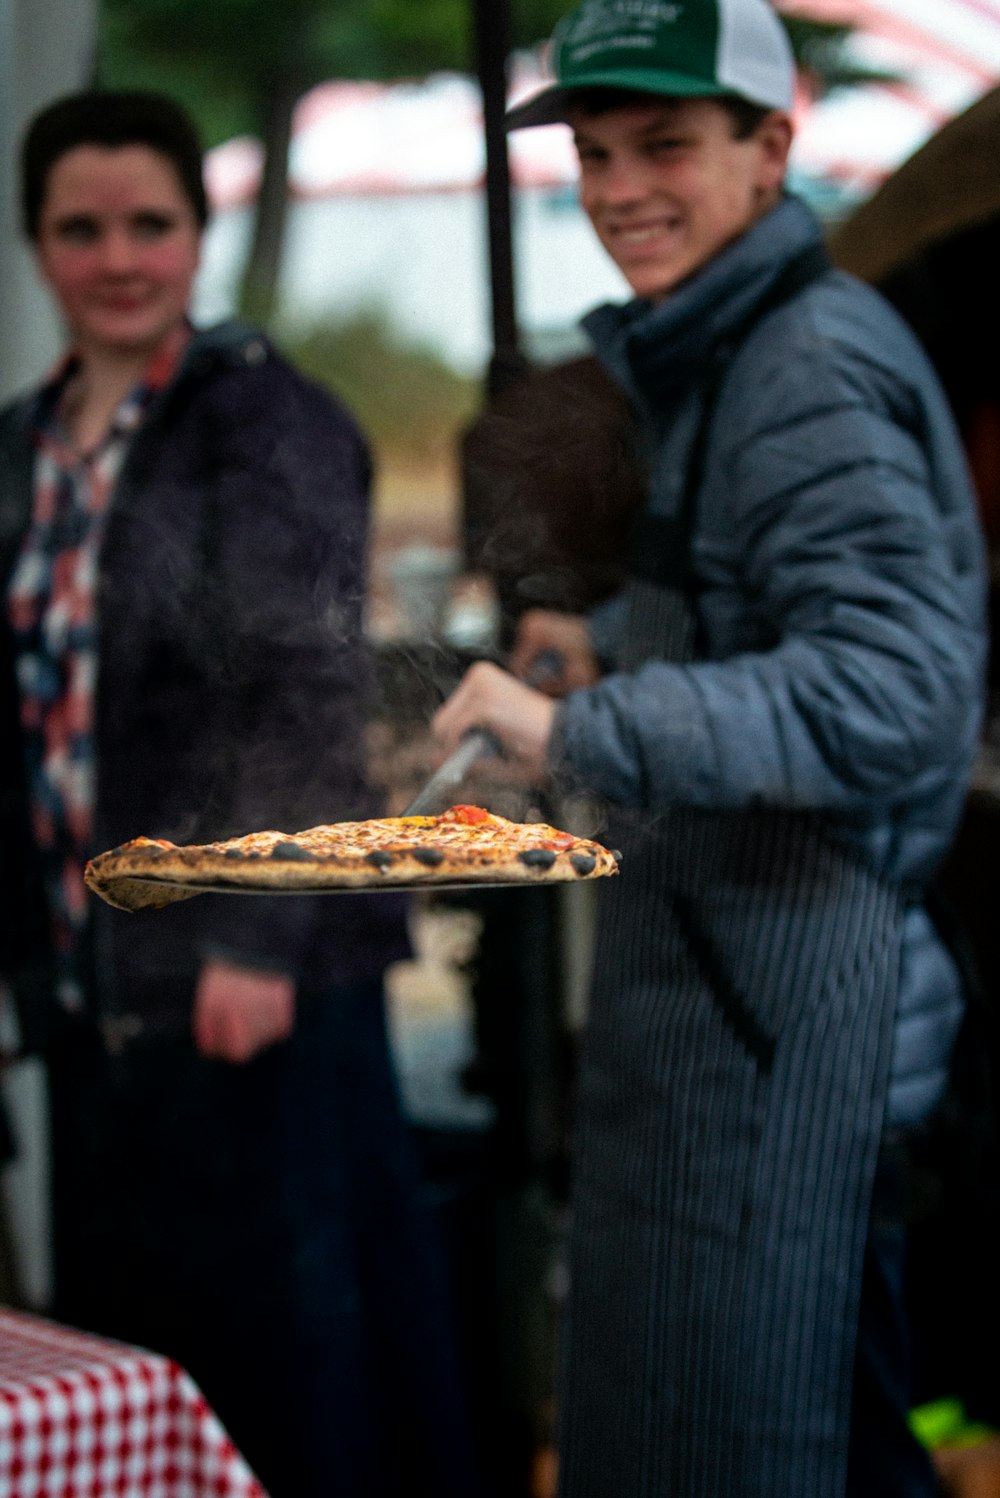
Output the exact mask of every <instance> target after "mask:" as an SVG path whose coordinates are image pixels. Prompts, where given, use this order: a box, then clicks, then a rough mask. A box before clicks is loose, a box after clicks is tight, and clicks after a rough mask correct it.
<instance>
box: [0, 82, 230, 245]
mask: <svg viewBox="0 0 1000 1498" xmlns="http://www.w3.org/2000/svg"><path fill="white" fill-rule="evenodd" d="M76 146H109V147H117V146H148V147H149V149H150V150H151V151H158V152H159V153H160V155H161V156H165V157H166V158H167V160H168V161H169V162H170V164H171V165H172V166H173V168H174V170H175V171H176V173H177V176H178V178H179V180H180V184H181V187H182V189H183V191H184V196H185V197H186V198H187V200H188V202H189V203H190V204H191V207H192V208H193V209H194V214H195V218H196V219H197V221H198V223H199V225H200V226H201V227H202V228H204V227H205V224H206V223H207V221H208V199H207V197H206V196H205V183H204V180H203V178H202V169H201V157H202V151H201V141H200V140H199V138H198V131H197V129H196V128H195V125H194V122H193V120H192V119H191V118H190V116H189V115H188V114H187V113H186V111H185V110H183V109H182V108H181V106H180V105H179V104H176V103H175V102H174V100H173V99H168V98H167V96H166V95H165V94H153V93H139V92H130V93H125V92H118V93H116V92H111V91H108V92H103V91H98V90H95V91H93V92H88V93H82V94H68V95H67V96H66V97H65V98H63V99H57V100H56V102H55V103H54V104H50V105H49V106H48V107H47V108H46V109H43V110H42V111H41V113H40V114H37V115H36V116H35V118H34V120H32V122H31V124H30V126H29V127H28V132H27V134H26V135H25V137H24V143H23V145H22V147H21V206H22V212H23V215H24V228H25V231H26V232H27V235H28V237H29V239H37V238H38V224H39V219H40V217H41V212H42V203H43V202H44V200H45V190H46V187H47V186H48V180H49V173H50V171H51V170H52V168H53V166H55V164H56V162H57V161H58V160H59V158H60V157H61V156H65V154H66V152H67V151H72V150H73V149H74V148H75V147H76Z"/></svg>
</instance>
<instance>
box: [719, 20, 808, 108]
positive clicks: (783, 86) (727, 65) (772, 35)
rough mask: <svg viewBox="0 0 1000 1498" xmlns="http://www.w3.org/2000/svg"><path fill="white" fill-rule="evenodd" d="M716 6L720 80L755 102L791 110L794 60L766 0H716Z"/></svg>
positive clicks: (782, 31) (725, 86)
mask: <svg viewBox="0 0 1000 1498" xmlns="http://www.w3.org/2000/svg"><path fill="white" fill-rule="evenodd" d="M718 5H719V56H718V63H717V71H716V77H717V78H718V80H719V82H720V83H721V84H722V86H723V87H724V88H728V89H732V91H733V93H734V94H740V95H741V96H742V97H743V98H744V99H750V100H752V102H753V103H755V104H769V105H770V106H771V108H772V109H791V107H792V101H793V97H794V92H795V59H794V57H793V55H792V48H791V45H790V43H789V40H788V35H787V33H786V31H785V28H784V26H783V25H782V24H781V22H780V20H779V19H778V17H777V15H776V13H775V11H774V10H773V9H772V8H771V6H770V5H769V4H768V0H718Z"/></svg>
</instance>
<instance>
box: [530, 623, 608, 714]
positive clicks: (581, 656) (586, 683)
mask: <svg viewBox="0 0 1000 1498" xmlns="http://www.w3.org/2000/svg"><path fill="white" fill-rule="evenodd" d="M540 657H546V658H551V659H552V660H553V661H554V662H555V663H556V664H555V668H554V669H553V670H552V671H551V672H548V673H547V674H546V675H545V676H544V677H542V676H540V675H539V674H538V672H537V663H538V661H539V658H540ZM510 669H511V671H512V672H513V674H514V675H515V676H519V677H521V678H522V679H526V678H529V677H531V676H536V677H537V680H538V685H539V687H540V688H541V689H542V690H543V691H545V692H546V693H547V694H548V695H549V696H550V697H565V696H566V693H567V692H572V691H574V690H575V689H576V688H577V687H592V686H593V685H594V683H595V681H597V680H598V679H599V677H600V674H601V672H600V667H599V666H598V664H597V658H596V656H595V655H594V650H593V646H592V645H591V643H590V629H589V627H588V624H587V621H586V619H584V618H582V617H581V616H580V615H579V614H559V613H556V612H555V611H554V610H553V609H529V610H528V612H527V613H526V614H525V615H524V616H523V618H522V619H521V621H520V623H519V624H518V628H517V638H516V639H515V641H514V648H513V650H512V651H511V656H510Z"/></svg>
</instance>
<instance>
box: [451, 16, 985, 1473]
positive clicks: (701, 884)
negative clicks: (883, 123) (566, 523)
mask: <svg viewBox="0 0 1000 1498" xmlns="http://www.w3.org/2000/svg"><path fill="white" fill-rule="evenodd" d="M554 58H555V68H556V74H557V83H556V84H555V85H554V86H553V87H552V88H550V89H548V90H546V91H545V92H544V93H543V94H542V95H540V96H538V97H537V98H536V99H534V100H532V101H529V103H528V104H526V105H525V106H523V107H522V108H520V109H518V110H515V111H514V112H513V114H512V116H511V119H510V124H511V127H512V128H516V127H520V126H528V125H534V124H542V123H545V122H548V121H552V120H565V121H567V122H568V123H569V124H570V125H571V127H572V129H573V132H574V138H575V141H576V145H577V150H578V153H579V158H580V175H581V198H582V202H583V206H584V208H585V210H586V212H587V213H588V215H589V217H590V219H591V222H592V223H593V225H594V229H595V231H596V233H597V235H598V237H599V239H600V241H601V243H602V244H603V245H604V247H605V249H606V250H607V251H608V253H609V254H610V256H611V257H612V259H613V260H614V261H615V263H616V264H617V265H618V266H619V267H620V268H621V270H622V271H623V272H624V274H625V276H626V278H627V280H628V281H629V283H630V285H631V287H632V289H633V290H634V291H635V293H636V300H634V301H633V302H631V303H629V304H628V305H626V306H623V307H603V308H601V309H599V310H598V311H597V312H595V313H593V314H592V315H591V317H590V318H589V319H588V320H587V324H586V326H587V328H588V331H589V333H590V335H591V337H592V339H593V342H594V344H595V346H596V348H597V351H598V353H599V354H600V356H601V357H602V358H603V360H604V361H605V363H606V364H607V366H608V368H609V369H610V371H611V372H612V374H613V375H614V376H615V377H616V378H617V379H618V381H619V382H620V383H621V385H622V386H623V387H624V389H625V390H626V392H627V393H628V394H629V396H630V397H631V399H632V401H633V403H634V406H635V409H636V412H637V415H638V416H639V418H640V419H641V420H642V422H643V423H644V424H645V427H646V430H647V435H648V453H649V500H648V504H647V508H646V512H645V513H644V515H643V516H642V518H641V520H640V522H639V524H638V525H637V528H636V533H635V537H634V545H633V549H632V558H631V579H630V582H629V583H628V585H627V586H626V588H625V590H624V592H623V593H622V595H621V596H619V597H616V598H614V599H613V600H611V601H610V602H609V603H607V604H604V605H602V606H601V607H600V608H599V609H598V610H597V611H596V612H595V613H594V614H593V615H592V616H591V617H590V618H588V619H586V620H582V619H575V618H569V617H566V616H558V615H552V614H544V613H533V614H529V615H528V616H527V617H526V618H525V619H524V621H523V623H522V627H521V632H520V637H519V640H518V644H517V647H516V649H515V652H514V657H513V661H512V673H511V674H507V673H504V672H502V671H500V670H499V669H497V668H495V667H493V666H491V665H487V664H482V665H479V666H477V667H475V668H473V670H472V671H470V672H469V674H468V675H467V677H466V678H465V680H464V681H463V682H462V684H461V685H460V686H459V688H458V689H457V691H456V693H455V694H454V696H453V697H452V698H451V699H450V700H449V701H448V702H447V703H446V704H445V705H444V707H443V708H442V709H441V712H440V714H439V716H438V718H437V720H436V728H437V732H438V736H439V740H440V744H441V748H442V749H443V750H448V749H449V748H451V747H452V746H453V745H454V744H455V743H456V742H457V740H458V739H459V737H460V736H461V734H462V733H463V732H464V731H465V730H466V729H467V728H468V727H470V726H471V725H473V724H483V725H486V726H488V727H490V728H491V729H493V731H494V732H495V733H496V734H497V735H498V736H499V738H500V739H501V741H502V742H503V744H504V747H505V750H506V753H507V756H508V758H509V760H510V761H511V763H512V764H513V765H514V766H515V767H516V769H517V771H518V773H521V774H523V773H524V772H525V771H528V772H530V773H533V774H534V775H536V776H538V777H539V778H542V777H545V776H547V777H550V778H552V779H553V780H555V781H556V782H557V783H558V782H562V783H563V784H566V783H569V784H577V785H584V786H586V787H587V788H589V789H590V790H591V791H592V792H596V793H598V794H599V795H601V796H603V797H604V798H605V799H606V801H607V802H608V804H609V818H610V826H609V829H608V833H607V836H606V841H608V842H609V843H614V844H615V845H617V846H620V847H621V848H622V850H623V853H624V859H623V863H622V876H621V878H620V879H618V880H615V881H614V885H613V887H611V888H609V890H608V891H607V892H606V893H605V896H604V904H603V907H602V912H601V919H600V926H599V933H598V947H597V954H596V959H595V971H594V982H593V994H592V1002H591V1011H590V1018H589V1025H588V1033H587V1036H586V1041H585V1045H584V1051H583V1056H582V1060H581V1071H580V1077H579V1087H578V1124H577V1136H576V1156H575V1195H574V1215H573V1239H572V1245H571V1290H570V1301H569V1309H568V1315H567V1318H566V1325H565V1345H564V1356H563V1363H562V1370H563V1371H562V1388H561V1392H560V1405H561V1422H562V1426H561V1473H562V1475H561V1482H562V1491H563V1493H564V1494H565V1498H622V1495H625V1494H627V1495H628V1498H695V1495H697V1498H750V1495H753V1498H843V1494H844V1493H845V1491H846V1492H848V1493H849V1494H850V1495H852V1498H860V1495H871V1498H875V1495H878V1498H896V1495H898V1498H903V1495H905V1498H923V1495H929V1494H931V1493H933V1492H935V1491H936V1485H935V1480H934V1476H933V1472H932V1470H931V1468H930V1465H929V1463H928V1462H927V1459H926V1457H925V1456H924V1454H923V1452H922V1451H921V1450H920V1448H919V1447H918V1446H917V1445H916V1443H915V1441H914V1440H913V1439H912V1437H911V1436H910V1434H909V1430H908V1427H907V1422H906V1412H907V1402H908V1393H907V1362H906V1335H905V1319H904V1317H903V1312H902V1305H901V1279H902V1254H903V1249H904V1246H905V1222H904V1219H903V1213H902V1209H901V1204H900V1197H901V1194H902V1191H901V1187H902V1182H901V1178H900V1169H899V1161H900V1158H901V1155H905V1143H906V1139H907V1137H908V1135H909V1133H910V1131H912V1130H914V1129H916V1128H919V1127H921V1126H922V1125H924V1124H925V1123H926V1122H927V1120H928V1119H929V1117H930V1116H931V1115H932V1113H933V1112H934V1110H935V1108H936V1107H937V1105H938V1103H939V1102H940V1099H941V1097H942V1094H943V1091H944V1088H945V1083H946V1077H947V1070H948V1064H949V1057H950V1052H951V1048H952V1045H953V1041H954V1037H955V1033H956V1030H957V1026H958V1023H959V1020H960V1017H961V1013H962V1008H963V1003H962V995H961V986H960V980H959V977H958V974H957V971H956V968H955V965H954V963H953V961H952V959H951V957H950V955H949V953H948V952H947V950H946V948H945V947H944V945H943V943H942V942H941V940H940V939H939V937H938V935H937V933H936V931H935V928H934V926H933V924H932V922H931V920H930V918H929V916H928V914H927V911H926V909H925V906H924V903H923V893H924V891H925V889H926V885H927V882H928V880H929V878H930V876H931V874H932V873H933V871H934V868H935V866H936V864H937V863H938V861H939V859H940V858H941V855H942V853H943V852H944V850H945V849H946V848H947V846H948V843H949V840H950V838H951V836H952V833H953V829H954V827H955V823H956V819H957V817H958V814H959V811H960V808H961V805H962V800H963V796H964V791H965V785H966V781H967V777H968V774H969V768H970V764H971V761H972V758H973V752H974V746H975V743H976V737H977V731H978V725H979V718H980V700H981V694H982V678H983V662H984V641H985V631H984V571H983V558H982V547H981V543H980V536H979V529H978V525H977V520H976V516H975V513H974V506H973V499H972V495H971V493H970V489H969V484H968V481H967V477H966V472H965V467H964V463H963V459H962V454H961V452H960V449H959V444H958V441H957V439H956V435H955V432H954V429H953V426H952V423H951V420H950V418H949V415H948V412H947V410H946V408H945V403H944V400H943V398H942V395H941V392H940V390H939V388H938V385H937V383H936V380H935V378H934V376H933V374H932V372H931V370H930V368H929V366H928V364H927V361H926V360H925V359H924V357H923V356H922V354H921V352H920V350H919V348H918V347H917V346H916V345H915V343H914V341H913V339H912V338H911V337H910V336H909V334H908V333H907V331H906V329H905V328H904V327H903V326H902V325H901V324H900V322H899V320H898V319H897V318H896V317H895V316H894V314H893V313H892V312H891V310H890V309H889V308H888V307H887V306H886V305H885V304H884V303H883V302H882V301H881V300H880V298H879V297H878V296H877V295H875V294H874V293H873V292H871V291H870V290H868V289H867V288H865V287H863V286H861V285H860V284H858V283H856V282H853V281H851V280H850V279H849V278H847V277H845V276H843V275H841V274H838V273H836V272H835V271H833V270H832V269H831V268H830V267H829V265H828V263H827V262H826V259H825V256H824V255H823V252H822V247H821V239H820V231H819V227H818V225H817V224H816V222H815V221H814V219H813V217H812V216H811V214H810V213H809V212H808V210H807V209H806V208H805V207H804V205H803V204H802V203H801V202H799V201H797V200H796V199H795V198H794V197H792V196H790V195H788V194H787V193H786V191H785V189H784V185H783V184H784V176H785V167H786V162H787V156H788V150H789V146H790V142H791V138H792V125H791V120H790V116H789V109H790V106H791V101H792V89H793V78H794V68H793V62H792V57H791V54H790V51H789V48H788V44H787V40H786V38H785V34H784V32H783V29H782V27H781V25H780V23H779V21H778V20H777V18H776V16H775V15H774V13H773V12H772V11H771V10H770V8H769V6H768V5H767V4H766V0H686V3H684V4H683V5H675V4H672V3H660V0H656V3H647V0H615V3H610V0H584V4H582V5H581V6H580V7H579V8H578V9H577V10H575V11H574V12H573V13H572V14H571V15H570V16H569V17H568V18H567V19H566V20H565V21H564V22H563V24H562V25H561V27H560V28H559V30H558V32H557V35H556V38H555V44H554ZM553 648H554V649H557V650H559V651H561V653H562V655H563V658H564V661H565V670H564V672H563V676H562V681H561V683H560V686H561V689H562V692H563V698H562V700H561V701H558V702H557V701H554V700H552V699H551V698H550V697H547V696H544V695H542V694H541V693H539V692H536V691H532V690H530V689H529V688H527V687H526V686H524V685H523V684H522V683H521V682H520V681H518V680H517V679H516V678H517V675H518V673H520V672H522V671H523V670H524V669H525V667H526V666H527V664H528V663H529V662H530V661H531V659H532V658H533V657H534V656H535V655H537V654H538V652H539V651H540V650H543V649H553Z"/></svg>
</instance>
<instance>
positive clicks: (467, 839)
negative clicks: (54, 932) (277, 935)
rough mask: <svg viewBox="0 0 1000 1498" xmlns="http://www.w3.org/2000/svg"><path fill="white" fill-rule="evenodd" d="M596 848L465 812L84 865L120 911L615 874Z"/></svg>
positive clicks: (142, 841)
mask: <svg viewBox="0 0 1000 1498" xmlns="http://www.w3.org/2000/svg"><path fill="white" fill-rule="evenodd" d="M617 872H618V856H617V855H616V854H614V853H612V852H609V850H608V849H607V848H604V847H602V846H601V844H600V843H595V842H592V841H591V840H590V839H588V838H578V837H574V836H573V835H572V834H571V833H567V832H561V831H560V830H559V829H558V828H555V827H550V826H548V825H547V824H546V823H544V822H527V823H522V822H509V821H507V819H506V818H504V817H497V816H494V815H493V814H492V813H489V812H483V811H481V810H480V809H479V808H475V807H453V808H452V809H451V811H449V812H445V813H444V814H443V815H442V816H440V817H387V818H382V819H375V820H371V821H367V822H339V823H336V824H334V825H333V826H330V827H312V828H310V829H309V830H308V831H306V832H301V833H296V834H294V835H291V836H290V835H288V834H286V833H281V832H273V831H268V832H256V833H250V834H248V835H247V836H246V837H240V838H230V839H229V840H228V841H226V842H220V843H207V844H202V845H198V846H188V847H179V846H177V845H176V844H174V843H168V842H165V841H163V840H160V839H154V838H136V839H135V840H134V841H133V842H130V843H124V844H123V845H122V846H121V847H120V848H114V849H112V850H111V851H110V852H108V853H102V854H100V855H99V856H98V857H97V858H94V859H92V860H91V862H90V863H89V864H88V865H87V869H86V874H85V877H86V881H87V884H88V886H89V887H90V888H91V889H92V890H93V891H94V892H95V893H96V894H98V895H100V897H101V898H102V899H103V900H106V901H107V903H108V904H109V905H114V906H116V907H117V908H118V909H120V910H141V909H159V908H161V907H163V906H165V905H170V904H172V903H174V901H177V900H187V899H190V898H191V897H192V896H193V895H196V894H200V893H204V892H206V891H214V892H229V893H234V894H315V893H322V892H326V891H337V890H344V891H347V890H371V889H423V888H442V887H444V888H448V887H456V886H468V885H477V884H489V885H496V884H528V885H531V884H551V883H562V882H566V881H573V882H575V881H578V880H585V879H600V878H605V877H607V876H608V875H613V874H617Z"/></svg>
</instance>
